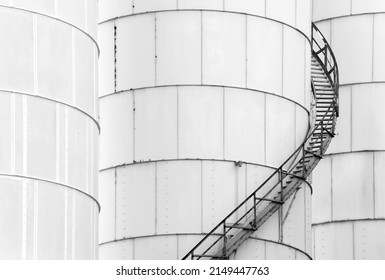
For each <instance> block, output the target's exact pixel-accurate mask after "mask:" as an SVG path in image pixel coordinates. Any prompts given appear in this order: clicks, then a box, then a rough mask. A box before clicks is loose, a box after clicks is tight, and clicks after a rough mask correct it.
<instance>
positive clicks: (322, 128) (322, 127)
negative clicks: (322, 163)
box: [320, 120, 324, 155]
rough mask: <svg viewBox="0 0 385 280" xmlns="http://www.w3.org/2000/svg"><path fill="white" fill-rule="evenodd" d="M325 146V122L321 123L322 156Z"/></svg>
mask: <svg viewBox="0 0 385 280" xmlns="http://www.w3.org/2000/svg"><path fill="white" fill-rule="evenodd" d="M323 144H324V121H323V120H322V121H321V146H320V152H321V155H323V151H322V150H323Z"/></svg>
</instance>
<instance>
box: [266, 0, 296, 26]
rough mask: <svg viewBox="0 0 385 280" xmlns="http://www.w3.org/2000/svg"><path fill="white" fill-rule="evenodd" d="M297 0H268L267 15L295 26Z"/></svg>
mask: <svg viewBox="0 0 385 280" xmlns="http://www.w3.org/2000/svg"><path fill="white" fill-rule="evenodd" d="M295 3H296V0H269V1H266V17H267V18H272V19H275V20H278V21H282V22H284V23H287V24H288V25H291V26H294V27H295V14H296V9H295V8H296V5H295Z"/></svg>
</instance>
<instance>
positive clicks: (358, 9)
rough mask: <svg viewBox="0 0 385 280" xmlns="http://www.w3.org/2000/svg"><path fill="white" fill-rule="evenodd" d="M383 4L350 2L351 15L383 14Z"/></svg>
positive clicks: (381, 2) (360, 0)
mask: <svg viewBox="0 0 385 280" xmlns="http://www.w3.org/2000/svg"><path fill="white" fill-rule="evenodd" d="M384 11H385V2H384V1H382V0H371V1H365V0H352V14H362V13H375V12H384Z"/></svg>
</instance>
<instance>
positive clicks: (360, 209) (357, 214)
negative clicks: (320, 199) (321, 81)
mask: <svg viewBox="0 0 385 280" xmlns="http://www.w3.org/2000/svg"><path fill="white" fill-rule="evenodd" d="M332 161H333V163H332V178H333V186H332V188H333V190H332V197H333V219H336V220H344V219H361V218H372V217H373V208H374V205H373V204H374V201H373V153H354V154H343V155H338V156H334V157H333V159H332Z"/></svg>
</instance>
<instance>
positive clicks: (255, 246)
mask: <svg viewBox="0 0 385 280" xmlns="http://www.w3.org/2000/svg"><path fill="white" fill-rule="evenodd" d="M265 243H266V242H265V241H262V240H256V239H252V238H249V239H247V240H246V241H245V242H244V243H242V245H241V246H240V247H239V248H238V250H237V251H236V252H235V254H234V255H233V256H232V257H233V258H232V259H234V260H264V259H265V256H266V254H265Z"/></svg>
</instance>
